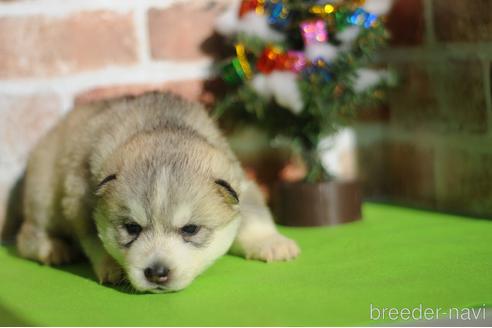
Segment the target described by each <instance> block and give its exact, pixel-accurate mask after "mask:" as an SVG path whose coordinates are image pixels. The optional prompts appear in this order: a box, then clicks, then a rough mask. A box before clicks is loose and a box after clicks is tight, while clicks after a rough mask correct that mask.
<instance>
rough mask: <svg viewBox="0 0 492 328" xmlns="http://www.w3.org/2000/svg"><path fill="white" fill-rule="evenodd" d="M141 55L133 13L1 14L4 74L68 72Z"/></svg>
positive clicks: (0, 55) (124, 61) (0, 61)
mask: <svg viewBox="0 0 492 328" xmlns="http://www.w3.org/2000/svg"><path fill="white" fill-rule="evenodd" d="M136 60H137V51H136V37H135V31H134V26H133V20H132V14H131V13H124V14H121V13H114V12H109V11H92V12H81V13H77V14H74V15H71V16H69V17H65V18H53V17H43V16H26V17H1V18H0V78H18V77H46V76H55V75H64V74H69V73H74V72H80V71H86V70H94V69H98V68H102V67H105V66H110V65H111V66H112V65H129V64H132V63H134V62H136Z"/></svg>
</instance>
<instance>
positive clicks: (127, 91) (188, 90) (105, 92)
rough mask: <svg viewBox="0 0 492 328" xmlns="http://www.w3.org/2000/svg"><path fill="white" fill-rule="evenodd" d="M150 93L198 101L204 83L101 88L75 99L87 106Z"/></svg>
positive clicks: (180, 82) (76, 101) (171, 83)
mask: <svg viewBox="0 0 492 328" xmlns="http://www.w3.org/2000/svg"><path fill="white" fill-rule="evenodd" d="M150 91H162V92H164V91H170V92H174V93H176V94H179V95H180V96H182V97H184V98H186V99H189V100H193V101H198V100H200V98H201V97H202V92H203V81H200V80H190V81H173V82H167V83H160V84H133V85H116V86H106V87H100V88H96V89H92V90H88V91H86V92H83V93H81V94H79V95H78V96H77V97H76V98H75V103H76V104H87V103H90V102H93V101H98V100H103V99H112V98H117V97H121V96H138V95H141V94H143V93H145V92H150Z"/></svg>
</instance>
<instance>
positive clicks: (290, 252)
mask: <svg viewBox="0 0 492 328" xmlns="http://www.w3.org/2000/svg"><path fill="white" fill-rule="evenodd" d="M244 246H245V247H244V252H245V255H246V258H247V259H252V260H260V261H265V262H274V261H287V260H291V259H293V258H295V257H297V256H298V255H299V253H300V252H301V251H300V249H299V246H297V243H296V242H295V241H293V240H292V239H289V238H287V237H284V236H282V235H281V234H278V233H277V234H273V235H270V236H268V237H263V238H261V239H256V240H251V241H250V242H248V243H247V244H246V245H244Z"/></svg>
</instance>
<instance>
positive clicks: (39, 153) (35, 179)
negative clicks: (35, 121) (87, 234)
mask: <svg viewBox="0 0 492 328" xmlns="http://www.w3.org/2000/svg"><path fill="white" fill-rule="evenodd" d="M52 148H53V137H52V136H48V137H47V138H46V139H45V140H43V141H42V142H41V144H40V146H39V148H38V149H36V150H35V151H34V152H33V154H32V156H31V158H30V159H29V163H28V167H27V171H26V177H25V185H24V192H23V200H22V202H23V204H22V207H23V216H24V221H23V223H22V226H21V229H20V231H19V234H18V235H17V248H18V251H19V253H20V255H21V256H23V257H26V258H29V259H32V260H35V261H39V262H41V263H44V264H51V265H59V264H64V263H69V262H71V261H72V260H73V259H75V258H76V257H77V256H78V255H79V253H78V251H77V249H76V248H75V247H73V245H71V244H69V243H67V242H65V241H64V240H62V239H58V238H56V236H57V235H54V234H52V233H53V231H58V230H60V229H59V227H60V222H61V220H62V219H61V214H60V213H59V212H58V211H57V206H56V190H55V186H56V178H57V176H56V174H55V172H53V169H52V166H53V165H54V164H53V161H54V151H53V149H52ZM53 181H55V182H53Z"/></svg>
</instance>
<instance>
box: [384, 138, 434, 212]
mask: <svg viewBox="0 0 492 328" xmlns="http://www.w3.org/2000/svg"><path fill="white" fill-rule="evenodd" d="M383 158H384V163H383V164H384V165H385V167H386V170H385V171H384V172H383V173H382V175H381V176H380V179H382V180H383V188H384V193H385V195H386V196H387V197H389V198H390V199H391V200H394V201H398V202H401V203H405V204H410V205H416V206H425V207H434V206H435V202H436V200H435V197H436V186H435V178H434V176H435V172H434V158H435V154H434V150H433V149H432V148H431V147H430V146H424V145H422V146H421V145H416V144H414V143H403V142H396V141H388V142H387V143H386V146H385V155H384V157H383Z"/></svg>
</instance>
